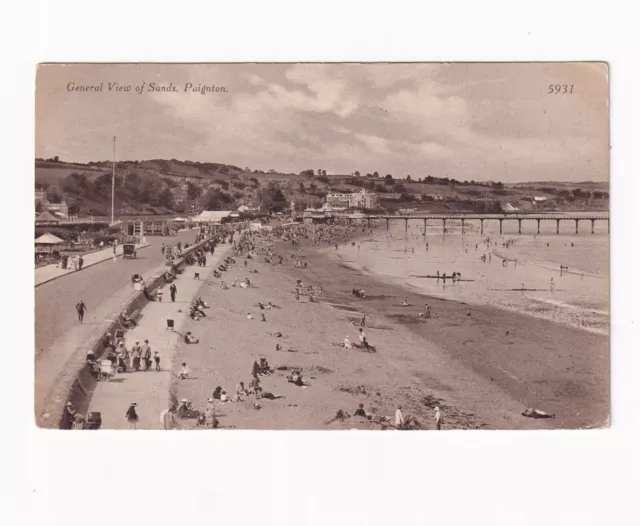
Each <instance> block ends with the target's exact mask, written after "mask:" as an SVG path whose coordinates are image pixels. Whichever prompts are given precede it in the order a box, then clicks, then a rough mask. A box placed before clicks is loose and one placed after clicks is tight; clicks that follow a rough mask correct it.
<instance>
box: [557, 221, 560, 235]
mask: <svg viewBox="0 0 640 526" xmlns="http://www.w3.org/2000/svg"><path fill="white" fill-rule="evenodd" d="M559 233H560V220H559V219H556V234H559Z"/></svg>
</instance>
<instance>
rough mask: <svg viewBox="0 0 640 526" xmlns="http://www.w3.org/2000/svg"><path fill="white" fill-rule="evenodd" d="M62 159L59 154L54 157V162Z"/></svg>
mask: <svg viewBox="0 0 640 526" xmlns="http://www.w3.org/2000/svg"><path fill="white" fill-rule="evenodd" d="M59 161H60V157H58V156H57V155H56V156H55V157H54V158H53V162H54V163H57V162H59Z"/></svg>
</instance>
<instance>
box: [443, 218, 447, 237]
mask: <svg viewBox="0 0 640 526" xmlns="http://www.w3.org/2000/svg"><path fill="white" fill-rule="evenodd" d="M442 233H443V234H446V233H447V220H446V219H443V220H442Z"/></svg>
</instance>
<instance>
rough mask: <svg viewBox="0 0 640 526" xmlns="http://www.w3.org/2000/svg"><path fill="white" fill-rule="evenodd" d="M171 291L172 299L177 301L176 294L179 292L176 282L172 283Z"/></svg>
mask: <svg viewBox="0 0 640 526" xmlns="http://www.w3.org/2000/svg"><path fill="white" fill-rule="evenodd" d="M169 293H170V294H171V301H172V302H174V303H175V301H176V294H177V293H178V287H176V284H175V283H172V284H171V286H170V287H169Z"/></svg>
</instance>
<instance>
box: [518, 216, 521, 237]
mask: <svg viewBox="0 0 640 526" xmlns="http://www.w3.org/2000/svg"><path fill="white" fill-rule="evenodd" d="M518 234H522V219H518Z"/></svg>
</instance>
